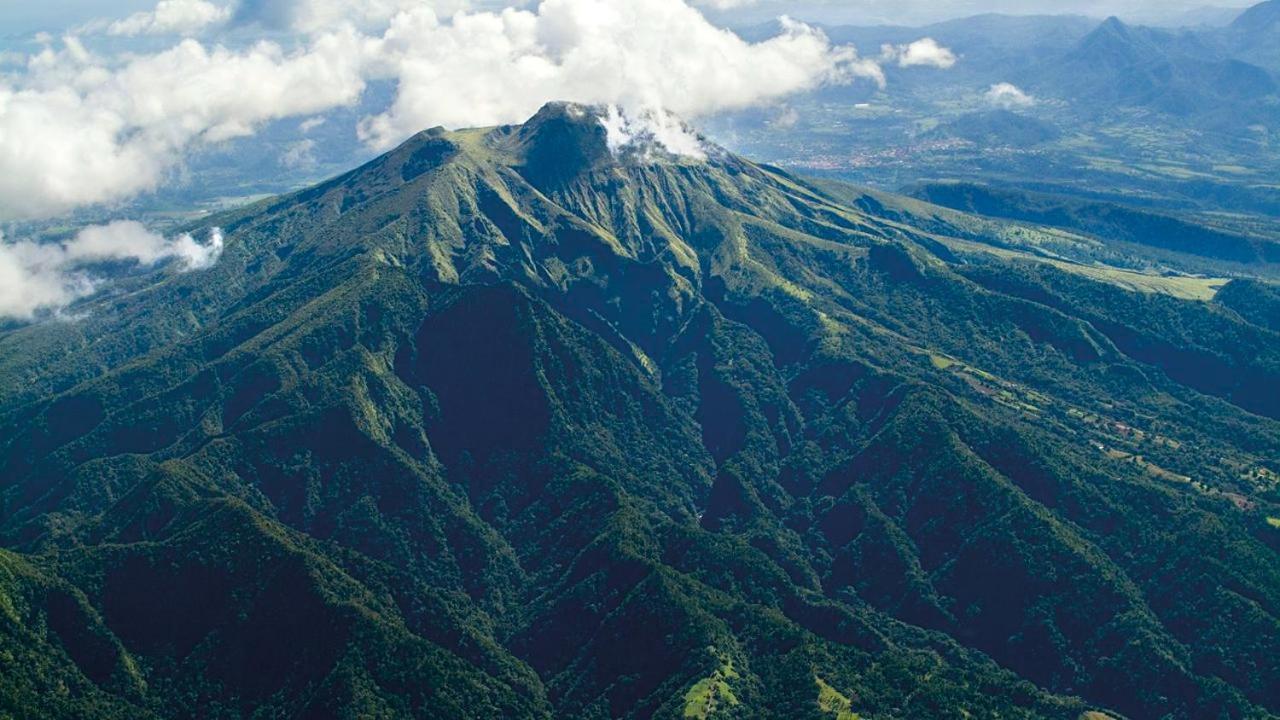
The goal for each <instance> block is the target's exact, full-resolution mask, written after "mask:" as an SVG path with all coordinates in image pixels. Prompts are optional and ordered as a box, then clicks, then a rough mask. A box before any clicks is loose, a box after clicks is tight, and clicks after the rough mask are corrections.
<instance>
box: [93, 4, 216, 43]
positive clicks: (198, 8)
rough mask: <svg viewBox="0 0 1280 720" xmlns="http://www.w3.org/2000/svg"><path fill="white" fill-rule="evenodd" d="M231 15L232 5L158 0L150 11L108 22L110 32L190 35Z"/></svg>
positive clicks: (112, 33)
mask: <svg viewBox="0 0 1280 720" xmlns="http://www.w3.org/2000/svg"><path fill="white" fill-rule="evenodd" d="M230 18H231V8H230V7H228V6H225V5H215V4H213V3H211V2H207V1H206V0H160V2H159V3H157V4H156V7H155V10H152V11H151V12H140V13H134V14H133V15H130V16H129V17H127V18H125V19H123V20H117V21H116V22H113V23H111V24H110V25H108V26H107V33H108V34H111V35H130V36H132V35H189V34H192V33H196V32H199V31H200V30H203V29H204V28H206V27H208V26H210V25H215V24H217V23H222V22H226V21H227V20H228V19H230Z"/></svg>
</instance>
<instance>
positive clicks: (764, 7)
mask: <svg viewBox="0 0 1280 720" xmlns="http://www.w3.org/2000/svg"><path fill="white" fill-rule="evenodd" d="M364 1H365V2H377V1H378V0H364ZM619 1H620V2H624V1H625V0H619ZM351 4H352V5H359V4H360V0H351ZM479 4H484V5H494V4H501V3H496V2H488V3H479ZM512 4H524V5H528V4H529V2H528V1H527V0H526V2H524V3H512ZM705 4H706V5H708V6H717V5H721V6H733V9H732V10H731V11H729V12H731V13H732V15H724V17H725V19H727V20H729V21H734V20H738V21H754V20H757V19H758V20H764V19H768V18H772V17H776V16H778V15H782V14H788V15H791V16H794V17H799V18H802V19H807V20H811V21H817V22H841V23H876V24H879V23H893V24H918V23H926V22H931V21H936V20H942V19H948V18H953V17H962V16H965V15H974V14H979V13H987V12H1001V13H1017V14H1033V13H1055V14H1058V13H1078V14H1086V15H1093V16H1097V17H1105V16H1107V15H1121V16H1122V17H1126V18H1128V19H1133V20H1143V21H1156V20H1160V19H1162V18H1169V17H1177V16H1180V15H1182V14H1183V13H1185V12H1186V11H1189V10H1194V9H1196V8H1202V7H1243V6H1247V5H1249V4H1250V3H1249V2H1248V0H800V1H799V2H796V1H794V0H707V2H706V3H705ZM154 5H155V2H154V0H39V1H37V2H32V1H29V0H0V37H3V36H11V35H15V34H28V33H32V32H35V31H37V30H45V31H55V32H56V31H58V30H61V29H64V28H67V27H71V26H75V25H79V24H81V23H84V22H87V21H89V20H91V19H94V18H98V17H119V16H123V15H128V14H129V13H132V12H135V11H139V10H145V9H147V8H150V7H152V6H154ZM708 13H709V14H711V15H713V16H719V15H720V13H717V12H716V11H715V10H712V9H709V10H708Z"/></svg>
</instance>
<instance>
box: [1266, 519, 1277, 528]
mask: <svg viewBox="0 0 1280 720" xmlns="http://www.w3.org/2000/svg"><path fill="white" fill-rule="evenodd" d="M1267 524H1268V525H1270V526H1271V527H1273V528H1275V529H1277V530H1280V518H1273V517H1269V518H1267Z"/></svg>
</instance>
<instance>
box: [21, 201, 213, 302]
mask: <svg viewBox="0 0 1280 720" xmlns="http://www.w3.org/2000/svg"><path fill="white" fill-rule="evenodd" d="M222 248H223V235H222V231H221V230H219V229H217V228H214V229H213V230H211V231H210V233H209V239H208V242H206V243H203V244H202V243H199V242H197V241H196V239H195V238H193V237H192V236H191V235H187V234H183V235H180V236H178V237H177V238H173V239H166V238H164V237H163V236H161V235H157V234H155V233H153V232H151V231H149V230H147V229H146V228H145V227H144V226H142V225H141V224H139V223H136V222H129V221H121V222H114V223H111V224H109V225H98V226H93V227H88V228H85V229H84V230H81V231H80V233H79V234H77V235H76V236H75V238H73V239H72V240H70V241H68V242H66V243H60V244H48V243H35V242H31V241H29V240H22V241H17V242H8V241H6V240H5V239H4V236H3V235H2V234H0V317H7V318H13V319H18V320H31V319H33V318H35V317H36V316H37V315H39V314H40V313H46V312H52V313H55V314H56V313H58V312H60V311H61V310H62V309H63V308H65V307H66V306H67V305H69V304H70V303H72V302H73V301H75V300H77V299H79V298H82V297H86V296H88V295H90V294H92V293H93V292H94V291H95V290H96V289H97V288H98V287H99V285H100V280H99V279H97V278H95V277H94V276H93V274H92V273H91V272H90V268H91V266H92V265H94V264H98V263H105V262H134V263H137V264H139V265H143V266H148V267H149V266H154V265H156V264H157V263H159V262H161V261H164V260H175V261H176V262H178V263H179V266H180V268H181V269H182V270H183V271H193V270H203V269H206V268H209V267H212V266H213V265H214V264H215V263H216V262H217V261H218V258H219V257H220V256H221V255H222Z"/></svg>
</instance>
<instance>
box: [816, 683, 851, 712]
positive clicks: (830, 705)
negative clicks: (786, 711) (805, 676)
mask: <svg viewBox="0 0 1280 720" xmlns="http://www.w3.org/2000/svg"><path fill="white" fill-rule="evenodd" d="M814 680H815V681H816V682H817V683H818V707H819V708H820V709H821V710H822V712H824V713H827V714H828V715H831V716H834V717H835V720H859V719H858V714H857V713H855V712H854V711H853V710H852V708H853V702H852V701H851V700H849V698H847V697H845V696H844V695H841V694H840V692H839V691H838V690H836V689H835V688H833V687H831V686H830V685H828V684H827V682H826V681H825V680H823V679H822V678H820V677H816V676H815V677H814Z"/></svg>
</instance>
